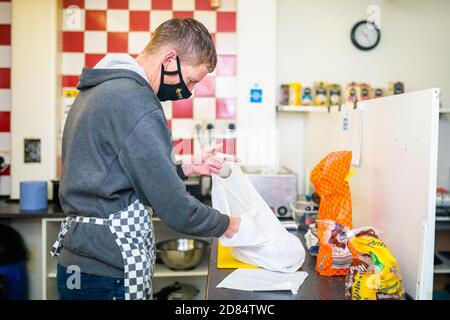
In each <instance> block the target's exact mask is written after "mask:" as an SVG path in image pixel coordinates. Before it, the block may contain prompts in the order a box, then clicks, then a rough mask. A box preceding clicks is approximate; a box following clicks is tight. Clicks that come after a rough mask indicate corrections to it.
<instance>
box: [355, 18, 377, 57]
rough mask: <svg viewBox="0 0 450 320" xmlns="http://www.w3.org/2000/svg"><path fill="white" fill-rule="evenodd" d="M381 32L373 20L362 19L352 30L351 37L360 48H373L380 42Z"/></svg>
mask: <svg viewBox="0 0 450 320" xmlns="http://www.w3.org/2000/svg"><path fill="white" fill-rule="evenodd" d="M380 38H381V32H380V29H379V28H378V27H377V25H376V24H375V23H373V22H368V21H365V20H363V21H360V22H358V23H357V24H355V26H354V27H353V29H352V31H351V39H352V42H353V44H354V45H355V47H357V48H358V49H360V50H371V49H373V48H375V47H376V46H377V45H378V43H379V42H380Z"/></svg>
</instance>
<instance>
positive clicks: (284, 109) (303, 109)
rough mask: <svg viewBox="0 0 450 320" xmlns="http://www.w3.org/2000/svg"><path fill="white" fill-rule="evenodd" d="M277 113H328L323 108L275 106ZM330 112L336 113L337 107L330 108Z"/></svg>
mask: <svg viewBox="0 0 450 320" xmlns="http://www.w3.org/2000/svg"><path fill="white" fill-rule="evenodd" d="M277 111H278V112H328V108H327V107H324V106H285V105H280V106H277ZM331 111H338V106H332V107H331Z"/></svg>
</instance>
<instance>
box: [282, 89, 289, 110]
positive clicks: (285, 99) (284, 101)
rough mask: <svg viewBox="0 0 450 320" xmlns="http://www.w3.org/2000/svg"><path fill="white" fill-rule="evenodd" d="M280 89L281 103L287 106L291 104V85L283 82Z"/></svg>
mask: <svg viewBox="0 0 450 320" xmlns="http://www.w3.org/2000/svg"><path fill="white" fill-rule="evenodd" d="M280 89H281V90H280V104H281V105H283V106H287V105H288V104H289V85H288V84H282V85H281V88H280Z"/></svg>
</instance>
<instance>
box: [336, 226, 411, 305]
mask: <svg viewBox="0 0 450 320" xmlns="http://www.w3.org/2000/svg"><path fill="white" fill-rule="evenodd" d="M352 233H354V234H355V235H354V236H352V237H350V238H349V240H348V243H347V245H348V246H349V248H350V251H351V252H352V255H353V260H352V263H351V265H350V267H349V271H348V273H347V276H346V280H345V296H346V299H352V300H403V299H405V292H404V289H403V285H402V277H401V274H400V268H399V267H398V264H397V261H396V260H395V258H394V256H393V255H392V253H391V251H390V250H389V249H388V248H387V247H386V245H385V244H384V242H383V241H381V240H380V239H379V238H378V234H377V232H376V231H375V230H374V229H372V228H361V229H358V230H352Z"/></svg>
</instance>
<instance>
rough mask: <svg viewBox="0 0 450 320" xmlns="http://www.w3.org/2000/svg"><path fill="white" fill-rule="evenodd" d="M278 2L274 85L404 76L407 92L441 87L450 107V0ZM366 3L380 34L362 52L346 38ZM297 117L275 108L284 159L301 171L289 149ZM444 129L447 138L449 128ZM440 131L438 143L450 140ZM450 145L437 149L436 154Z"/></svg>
mask: <svg viewBox="0 0 450 320" xmlns="http://www.w3.org/2000/svg"><path fill="white" fill-rule="evenodd" d="M277 3H278V6H277V10H278V12H277V27H278V30H277V41H278V46H277V48H278V51H277V61H278V62H277V67H278V74H277V88H279V85H280V84H281V83H289V82H291V81H299V82H301V83H302V85H306V86H311V85H312V84H313V82H314V81H317V80H324V81H328V82H337V83H340V84H341V85H344V86H345V85H346V84H347V83H348V82H350V81H352V80H355V81H360V82H367V83H370V84H371V85H374V86H381V87H387V85H388V82H389V81H397V80H401V81H403V82H404V83H405V87H406V90H407V91H415V90H420V89H425V88H431V87H440V88H441V92H442V97H441V102H442V107H445V108H450V58H449V57H450V37H449V35H448V32H449V30H450V19H449V18H450V1H447V0H432V1H422V0H344V1H335V0H321V1H311V0H278V2H277ZM369 5H378V6H379V7H380V10H381V41H380V44H379V45H378V47H377V48H375V49H374V50H372V51H369V52H363V51H360V50H358V49H356V48H355V47H354V46H353V44H352V43H351V41H350V30H351V28H352V26H353V25H354V23H356V22H357V21H359V20H363V19H365V18H366V17H367V16H368V15H367V13H366V9H367V7H368V6H369ZM299 117H302V116H300V115H279V116H278V128H279V129H280V155H282V156H281V162H282V164H285V165H287V166H289V167H291V168H293V169H295V170H296V171H297V172H299V173H301V172H302V171H303V170H304V169H303V163H302V161H303V154H302V152H296V153H292V152H289V151H288V149H290V148H293V146H296V145H299V146H301V145H302V139H303V138H302V137H301V136H302V133H303V132H302V131H300V130H299V131H298V132H297V134H296V136H297V138H294V137H292V134H291V133H290V132H288V131H291V130H292V128H293V127H295V128H297V127H299V125H300V124H301V123H302V121H303V120H302V119H299ZM441 123H442V121H441ZM284 128H287V129H286V130H285V129H284ZM447 128H448V124H447ZM446 130H447V131H446V133H447V137H448V136H450V135H449V134H448V133H450V130H449V129H446ZM441 132H443V130H441ZM440 137H441V142H440V150H441V149H442V147H443V146H444V145H446V146H450V141H449V140H448V139H447V141H445V140H443V139H445V138H444V137H443V136H442V135H441V136H440ZM307 138H308V137H305V139H307ZM293 139H294V141H293ZM447 148H450V147H447ZM446 150H448V149H446ZM449 152H450V150H448V152H447V151H444V150H441V151H440V154H448V153H449ZM291 155H293V156H291ZM446 159H447V161H446V162H443V161H441V160H440V161H439V176H442V175H445V179H444V178H441V177H440V178H439V181H438V182H441V183H442V184H444V186H447V187H448V186H449V181H448V176H449V173H448V171H449V166H450V165H449V161H448V159H450V155H447V157H446Z"/></svg>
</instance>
